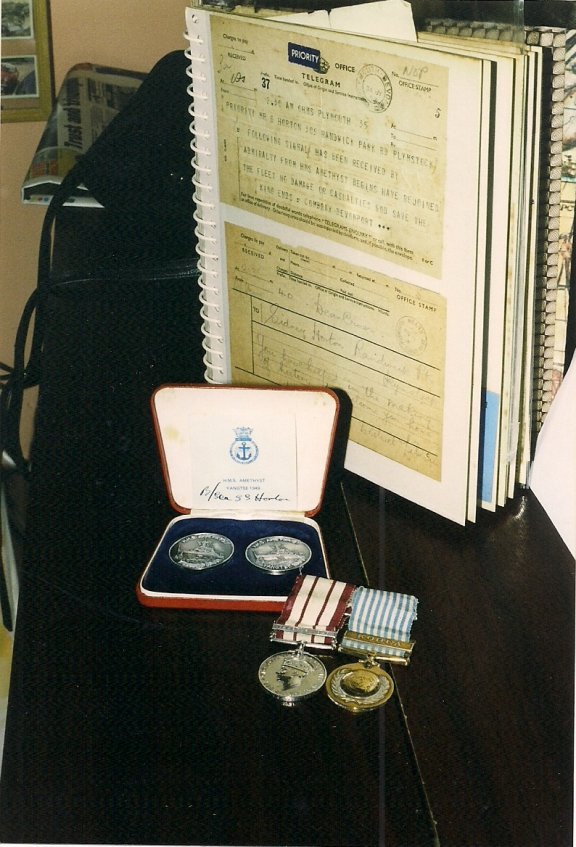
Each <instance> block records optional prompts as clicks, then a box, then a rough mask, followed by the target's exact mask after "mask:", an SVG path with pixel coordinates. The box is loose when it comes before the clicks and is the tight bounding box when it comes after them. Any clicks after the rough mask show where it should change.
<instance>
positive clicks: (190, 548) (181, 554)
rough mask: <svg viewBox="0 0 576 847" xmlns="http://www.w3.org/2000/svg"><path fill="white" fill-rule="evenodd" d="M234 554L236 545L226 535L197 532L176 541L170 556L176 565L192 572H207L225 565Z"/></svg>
mask: <svg viewBox="0 0 576 847" xmlns="http://www.w3.org/2000/svg"><path fill="white" fill-rule="evenodd" d="M233 552H234V545H233V544H232V542H231V541H230V539H229V538H226V536H225V535H218V534H217V533H215V532H196V533H194V534H193V535H185V536H184V538H180V539H179V540H178V541H175V542H174V544H172V546H171V547H170V549H169V551H168V555H169V556H170V559H171V560H172V561H173V562H174V564H175V565H180V566H181V567H183V568H188V569H189V570H191V571H205V570H208V568H215V567H217V566H218V565H223V564H224V562H227V561H228V559H229V558H230V557H231V556H232V553H233Z"/></svg>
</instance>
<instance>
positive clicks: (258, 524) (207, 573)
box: [142, 517, 327, 597]
mask: <svg viewBox="0 0 576 847" xmlns="http://www.w3.org/2000/svg"><path fill="white" fill-rule="evenodd" d="M197 532H214V533H217V534H218V535H224V536H226V538H229V539H230V540H231V541H232V543H233V544H234V553H233V554H232V557H231V558H230V559H228V561H227V562H225V563H224V564H222V565H217V566H216V567H213V568H210V569H208V570H204V571H194V570H191V569H189V568H186V567H182V566H181V565H177V564H175V563H174V562H173V561H172V560H171V559H170V557H169V555H168V551H169V549H170V547H171V546H172V544H174V543H175V542H176V541H178V540H179V539H181V538H184V537H185V536H186V535H191V534H192V533H197ZM270 535H287V536H291V537H292V538H297V539H299V540H300V541H304V542H306V544H307V545H308V546H309V547H310V549H311V551H312V555H311V557H310V560H309V561H308V562H307V563H306V564H305V565H304V567H303V568H302V573H304V574H313V575H315V576H327V570H326V563H325V561H324V556H323V551H322V545H321V542H320V538H319V535H318V530H317V528H316V527H315V526H314V525H310V524H308V523H303V522H302V521H298V520H270V519H266V520H263V519H256V520H235V519H229V518H226V519H224V518H205V517H191V518H176V519H175V520H173V521H172V522H171V523H169V524H168V527H167V528H166V531H165V533H164V536H163V537H162V540H161V542H160V545H159V546H158V549H157V550H156V553H155V555H154V557H153V559H152V561H151V563H150V565H149V567H148V568H147V570H146V573H145V575H144V577H143V580H142V587H143V589H144V590H145V591H150V592H154V593H157V594H162V595H170V594H189V595H200V596H201V597H215V596H233V595H236V596H241V597H274V596H278V597H286V596H287V595H288V594H289V593H290V590H291V588H292V586H293V585H294V580H295V578H296V576H298V574H299V572H300V571H299V570H297V569H296V570H291V571H288V572H287V573H284V574H279V575H275V574H270V573H267V572H266V571H263V570H261V569H260V568H257V567H255V566H254V565H252V564H250V562H249V561H248V560H247V559H246V556H245V551H246V548H247V547H248V545H249V544H251V543H252V542H253V541H255V540H256V539H258V538H264V537H267V536H270Z"/></svg>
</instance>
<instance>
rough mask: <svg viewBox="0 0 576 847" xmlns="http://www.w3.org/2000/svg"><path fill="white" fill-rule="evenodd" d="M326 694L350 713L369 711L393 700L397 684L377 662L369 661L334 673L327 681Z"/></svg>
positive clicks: (341, 667) (348, 666)
mask: <svg viewBox="0 0 576 847" xmlns="http://www.w3.org/2000/svg"><path fill="white" fill-rule="evenodd" d="M326 691H327V693H328V696H329V697H330V699H331V700H333V701H334V703H336V704H337V705H338V706H342V708H344V709H347V710H348V711H349V712H368V711H370V710H371V709H377V708H378V707H379V706H383V705H384V703H386V701H387V700H389V699H390V697H391V696H392V692H393V691H394V682H393V681H392V677H391V676H390V674H388V673H386V671H384V670H382V668H381V667H380V665H378V663H377V662H375V661H373V660H371V659H368V660H366V661H364V662H357V663H355V664H353V665H341V666H340V667H339V668H336V669H335V670H333V671H332V673H331V674H330V676H329V677H328V679H327V680H326Z"/></svg>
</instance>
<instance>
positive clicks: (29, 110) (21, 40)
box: [0, 0, 54, 122]
mask: <svg viewBox="0 0 576 847" xmlns="http://www.w3.org/2000/svg"><path fill="white" fill-rule="evenodd" d="M1 20H2V50H1V65H2V67H1V88H0V92H1V93H0V106H1V120H2V122H7V121H43V120H46V119H47V118H48V116H49V115H50V112H51V110H52V104H53V101H54V89H53V78H52V63H51V45H50V23H49V15H48V0H1Z"/></svg>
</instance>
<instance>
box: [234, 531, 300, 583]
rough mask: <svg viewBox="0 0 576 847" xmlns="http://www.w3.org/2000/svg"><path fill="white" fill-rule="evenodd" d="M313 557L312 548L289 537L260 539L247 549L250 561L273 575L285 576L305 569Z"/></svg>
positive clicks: (272, 536)
mask: <svg viewBox="0 0 576 847" xmlns="http://www.w3.org/2000/svg"><path fill="white" fill-rule="evenodd" d="M311 556H312V551H311V550H310V547H308V545H307V544H306V543H305V542H304V541H300V539H298V538H290V536H288V535H270V536H268V537H267V538H259V539H258V540H257V541H253V542H252V543H251V544H249V545H248V547H247V548H246V558H247V559H248V561H249V562H250V563H251V564H252V565H255V566H256V567H257V568H260V569H261V570H263V571H267V573H271V574H283V573H286V572H288V571H293V570H296V569H297V568H301V567H303V566H304V565H305V564H306V562H308V561H309V559H310V557H311Z"/></svg>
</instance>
